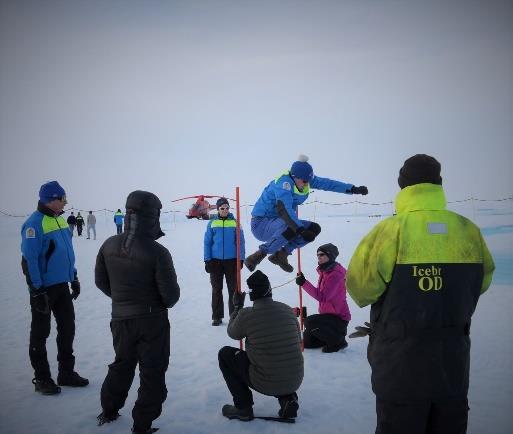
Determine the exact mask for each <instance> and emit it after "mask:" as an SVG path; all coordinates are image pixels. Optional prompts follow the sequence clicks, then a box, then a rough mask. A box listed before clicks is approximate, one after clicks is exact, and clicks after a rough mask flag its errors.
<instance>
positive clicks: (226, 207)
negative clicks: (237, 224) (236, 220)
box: [219, 206, 230, 211]
mask: <svg viewBox="0 0 513 434" xmlns="http://www.w3.org/2000/svg"><path fill="white" fill-rule="evenodd" d="M229 209H230V207H229V206H222V207H220V208H219V211H228V210H229Z"/></svg>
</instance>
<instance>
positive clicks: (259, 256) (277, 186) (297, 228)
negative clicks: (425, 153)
mask: <svg viewBox="0 0 513 434" xmlns="http://www.w3.org/2000/svg"><path fill="white" fill-rule="evenodd" d="M310 188H315V189H318V190H326V191H334V192H336V193H345V194H363V195H365V194H367V193H368V190H367V187H365V186H360V187H356V186H354V185H353V184H346V183H344V182H340V181H335V180H332V179H329V178H321V177H320V176H315V175H314V173H313V168H312V166H311V165H310V164H309V163H308V157H306V156H305V155H300V156H299V158H298V161H295V162H294V163H293V164H292V167H291V168H290V170H287V171H286V172H285V173H282V174H281V175H280V176H278V177H276V179H274V180H273V181H271V182H270V183H269V184H268V185H267V187H265V188H264V191H263V192H262V194H261V195H260V197H259V199H258V201H257V203H256V204H255V206H254V208H253V212H252V213H251V215H252V219H251V232H252V233H253V235H254V236H255V237H256V238H257V239H258V240H259V241H263V242H264V243H263V244H261V245H260V246H259V248H258V250H257V251H256V252H255V253H253V254H252V255H250V256H248V257H247V258H246V261H245V264H246V267H247V268H248V269H249V271H253V270H254V269H255V268H256V266H257V265H258V264H259V263H260V262H261V261H262V260H263V259H264V258H265V257H266V256H267V255H268V254H270V256H269V261H271V262H272V263H273V264H275V265H278V266H279V267H280V268H281V269H283V270H284V271H286V272H288V273H291V272H292V271H293V270H294V268H293V267H292V265H290V264H289V262H288V259H287V257H288V256H289V255H290V254H291V253H292V252H293V251H294V250H295V249H297V248H299V247H303V246H304V245H306V244H308V243H311V242H312V241H313V240H315V237H317V235H319V233H320V232H321V227H320V226H319V225H318V224H317V223H314V222H310V221H308V220H299V219H298V217H297V211H296V210H297V207H298V205H301V204H302V203H303V202H305V201H306V199H307V198H308V195H309V193H310Z"/></svg>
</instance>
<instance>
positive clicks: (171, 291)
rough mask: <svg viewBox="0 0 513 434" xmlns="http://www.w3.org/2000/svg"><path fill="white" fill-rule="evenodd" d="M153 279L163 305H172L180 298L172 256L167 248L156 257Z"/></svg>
mask: <svg viewBox="0 0 513 434" xmlns="http://www.w3.org/2000/svg"><path fill="white" fill-rule="evenodd" d="M155 281H156V282H157V288H158V291H159V293H160V296H161V297H162V302H163V303H164V306H166V307H168V308H170V307H173V306H174V305H175V303H176V302H177V301H178V299H179V298H180V287H179V286H178V281H177V279H176V273H175V267H174V265H173V258H172V257H171V254H170V253H169V251H168V250H167V249H165V251H164V252H163V253H162V254H161V255H160V256H159V257H158V259H157V267H156V270H155Z"/></svg>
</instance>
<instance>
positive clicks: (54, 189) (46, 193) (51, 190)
mask: <svg viewBox="0 0 513 434" xmlns="http://www.w3.org/2000/svg"><path fill="white" fill-rule="evenodd" d="M63 196H66V192H65V191H64V189H63V188H62V187H61V186H60V185H59V183H58V182H57V181H49V182H47V183H46V184H43V185H42V186H41V188H40V189H39V200H40V201H41V202H42V203H49V202H51V201H53V200H55V199H59V198H61V197H63Z"/></svg>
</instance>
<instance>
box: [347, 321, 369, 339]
mask: <svg viewBox="0 0 513 434" xmlns="http://www.w3.org/2000/svg"><path fill="white" fill-rule="evenodd" d="M364 324H365V325H366V326H367V327H363V326H358V327H355V330H356V331H355V332H353V333H351V334H350V335H349V337H350V338H363V337H365V336H370V335H371V334H372V329H371V325H370V324H369V323H368V322H365V323H364Z"/></svg>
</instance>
